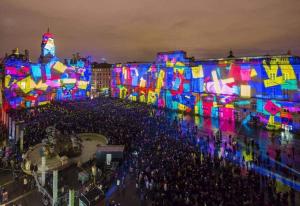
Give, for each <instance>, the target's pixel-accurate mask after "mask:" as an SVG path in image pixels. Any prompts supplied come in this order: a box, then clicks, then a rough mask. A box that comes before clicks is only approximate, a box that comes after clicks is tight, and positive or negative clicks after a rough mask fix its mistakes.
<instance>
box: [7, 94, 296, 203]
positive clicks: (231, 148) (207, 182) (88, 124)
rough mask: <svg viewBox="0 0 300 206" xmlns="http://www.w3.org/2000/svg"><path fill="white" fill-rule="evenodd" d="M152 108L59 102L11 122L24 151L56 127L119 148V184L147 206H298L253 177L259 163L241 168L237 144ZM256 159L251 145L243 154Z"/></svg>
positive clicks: (101, 101) (269, 182) (102, 101)
mask: <svg viewBox="0 0 300 206" xmlns="http://www.w3.org/2000/svg"><path fill="white" fill-rule="evenodd" d="M166 113H167V111H164V110H159V109H156V108H153V107H151V106H149V105H144V104H140V103H137V102H127V101H125V100H120V99H114V98H106V97H100V98H96V99H93V100H84V101H77V102H72V101H71V102H58V103H53V104H50V105H47V106H43V107H39V108H33V109H28V110H21V111H11V113H10V116H11V117H12V118H13V119H15V120H19V121H21V120H22V121H24V129H25V133H24V148H25V150H26V149H28V148H29V147H30V146H33V145H35V144H37V143H39V142H41V141H42V139H43V138H45V135H46V134H45V129H46V128H47V127H48V126H52V125H54V126H55V127H56V128H57V129H58V130H60V131H62V133H64V134H69V133H73V132H74V133H80V132H96V133H101V134H103V135H104V136H106V137H107V138H108V140H109V144H118V145H120V144H121V145H124V146H125V151H124V162H123V164H122V168H121V169H120V170H119V171H120V172H119V174H118V178H121V177H124V175H125V174H126V172H127V171H129V172H131V173H132V174H134V175H135V178H136V188H137V195H138V196H139V198H140V200H141V201H142V202H145V203H150V204H152V205H166V206H167V205H172V206H176V205H178V206H184V205H186V206H198V205H199V206H200V205H206V206H209V205H224V206H225V205H232V206H234V205H261V206H265V205H278V206H279V205H284V206H285V205H295V191H294V190H293V189H290V190H289V191H285V192H282V191H278V190H276V184H277V183H276V181H275V180H274V179H272V178H270V177H267V176H263V175H260V174H258V173H256V171H255V170H252V164H253V163H257V164H258V162H257V161H259V159H257V160H256V159H254V158H252V159H251V161H248V163H247V161H246V159H245V157H244V156H243V155H240V154H239V147H240V145H239V144H238V142H237V139H236V138H235V137H231V136H229V137H227V138H226V141H223V139H225V138H223V137H222V133H221V132H219V133H218V134H211V135H203V134H200V133H199V132H198V130H199V129H198V128H197V126H194V125H190V126H188V128H187V130H183V129H182V127H181V124H182V122H181V121H180V120H179V119H177V118H175V119H173V120H172V121H170V119H168V118H167V115H166ZM248 147H249V148H251V150H247V151H246V153H251V152H253V151H254V148H255V145H254V144H252V145H251V144H250V145H249V146H248Z"/></svg>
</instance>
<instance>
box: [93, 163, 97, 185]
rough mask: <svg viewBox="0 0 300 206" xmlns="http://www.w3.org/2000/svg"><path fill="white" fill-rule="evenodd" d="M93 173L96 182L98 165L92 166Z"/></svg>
mask: <svg viewBox="0 0 300 206" xmlns="http://www.w3.org/2000/svg"><path fill="white" fill-rule="evenodd" d="M92 174H93V177H94V184H96V175H97V167H96V165H93V166H92Z"/></svg>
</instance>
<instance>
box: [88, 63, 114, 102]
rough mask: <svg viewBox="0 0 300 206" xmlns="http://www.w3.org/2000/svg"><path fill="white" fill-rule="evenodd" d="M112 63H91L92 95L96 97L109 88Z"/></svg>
mask: <svg viewBox="0 0 300 206" xmlns="http://www.w3.org/2000/svg"><path fill="white" fill-rule="evenodd" d="M111 68H112V65H111V64H108V63H96V62H94V63H93V64H92V82H91V86H92V96H93V97H97V96H99V94H100V93H105V92H107V91H108V89H109V88H110V80H111Z"/></svg>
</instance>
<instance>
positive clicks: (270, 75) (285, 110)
mask: <svg viewBox="0 0 300 206" xmlns="http://www.w3.org/2000/svg"><path fill="white" fill-rule="evenodd" d="M299 76H300V61H299V58H297V57H285V56H282V57H279V56H273V57H270V58H263V57H256V58H239V59H220V60H203V61H194V60H193V59H190V58H187V57H186V54H185V52H182V51H177V52H168V53H158V55H157V59H156V61H155V63H128V64H116V65H114V69H113V71H112V81H111V89H112V90H111V92H112V96H114V97H119V98H127V99H130V100H132V101H140V102H145V103H149V104H153V105H155V106H157V107H161V108H168V109H172V110H180V111H186V112H194V113H195V114H199V115H202V116H209V117H217V118H222V119H228V120H232V121H234V120H238V121H242V122H243V123H247V122H249V121H252V120H253V119H256V120H257V121H258V122H261V123H263V124H265V125H266V126H267V127H268V128H269V129H278V128H280V127H286V126H287V127H289V126H291V128H293V129H295V128H299V120H298V119H297V116H299V114H300V105H299V101H300V92H299V88H300V87H299Z"/></svg>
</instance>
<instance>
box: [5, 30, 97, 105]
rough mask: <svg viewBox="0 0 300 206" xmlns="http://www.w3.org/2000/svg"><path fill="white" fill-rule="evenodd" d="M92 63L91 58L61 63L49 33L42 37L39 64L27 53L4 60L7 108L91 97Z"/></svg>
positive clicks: (14, 53)
mask: <svg viewBox="0 0 300 206" xmlns="http://www.w3.org/2000/svg"><path fill="white" fill-rule="evenodd" d="M90 62H91V61H90V58H80V59H78V60H76V61H71V60H66V61H65V63H62V62H60V60H59V59H58V58H57V57H56V55H55V44H54V37H53V34H51V33H50V32H49V30H48V32H46V33H45V34H44V35H43V38H42V44H41V56H40V58H39V61H38V63H32V62H31V61H30V60H29V57H28V54H27V55H26V52H25V55H23V54H20V53H19V51H18V50H15V51H14V52H13V54H11V55H9V56H8V57H6V58H5V59H4V83H3V90H4V91H3V95H4V103H3V105H4V109H5V110H7V109H17V108H29V107H34V106H39V105H43V104H47V103H49V102H51V101H63V100H74V99H82V98H87V97H89V96H90V78H91V63H90Z"/></svg>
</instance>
